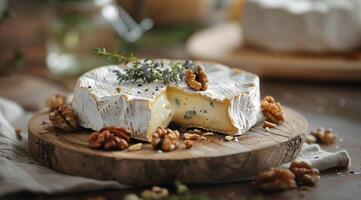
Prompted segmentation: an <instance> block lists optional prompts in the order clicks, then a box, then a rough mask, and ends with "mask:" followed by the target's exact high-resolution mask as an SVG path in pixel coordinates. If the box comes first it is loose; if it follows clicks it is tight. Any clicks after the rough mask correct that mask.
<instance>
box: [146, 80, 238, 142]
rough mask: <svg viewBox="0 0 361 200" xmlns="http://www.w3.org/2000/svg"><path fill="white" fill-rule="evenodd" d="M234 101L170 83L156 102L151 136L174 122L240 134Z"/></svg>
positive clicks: (151, 123) (153, 108) (150, 131)
mask: <svg viewBox="0 0 361 200" xmlns="http://www.w3.org/2000/svg"><path fill="white" fill-rule="evenodd" d="M229 107H230V101H229V100H228V99H225V100H223V101H215V100H212V99H210V98H207V97H205V96H202V95H200V94H197V93H187V92H185V91H183V90H180V89H178V88H176V87H168V89H167V90H166V91H165V92H164V93H162V94H161V95H160V96H159V97H157V99H156V100H155V102H154V103H153V104H152V108H151V109H152V111H153V112H152V118H151V120H150V121H149V129H148V133H147V138H148V140H151V134H152V133H153V132H154V131H155V130H156V128H157V127H163V128H165V127H167V126H168V125H169V123H170V122H175V123H177V124H179V125H182V126H187V127H199V128H204V129H206V130H215V131H219V132H224V133H229V134H236V133H237V128H236V127H235V126H234V125H233V124H232V122H231V119H230V117H229V114H228V113H229V110H228V109H229Z"/></svg>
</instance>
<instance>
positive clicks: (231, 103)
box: [72, 60, 260, 141]
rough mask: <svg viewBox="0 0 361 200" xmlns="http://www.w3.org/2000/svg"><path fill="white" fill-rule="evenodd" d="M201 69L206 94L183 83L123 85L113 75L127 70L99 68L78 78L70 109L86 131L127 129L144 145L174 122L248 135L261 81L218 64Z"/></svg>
mask: <svg viewBox="0 0 361 200" xmlns="http://www.w3.org/2000/svg"><path fill="white" fill-rule="evenodd" d="M164 63H169V60H165V61H164ZM202 65H203V66H204V68H205V71H206V73H207V76H208V79H209V83H208V90H206V91H194V90H192V89H190V88H189V87H188V86H187V85H186V83H184V82H180V83H178V84H175V83H174V84H169V85H167V86H166V85H164V84H163V83H162V82H153V83H149V84H138V83H121V84H119V81H118V80H117V79H116V76H115V74H114V72H113V71H114V70H123V69H124V68H121V67H120V66H116V65H110V66H104V67H100V68H96V69H94V70H91V71H89V72H87V73H85V74H84V75H83V76H81V77H80V78H79V80H78V82H77V84H76V86H75V89H74V98H73V102H72V107H73V108H74V110H75V113H76V115H77V117H78V121H79V123H80V125H81V126H82V127H85V128H90V129H93V130H100V129H102V128H103V127H107V126H117V127H126V128H129V129H131V130H132V131H133V135H132V138H136V139H140V140H144V141H150V140H151V135H152V133H153V132H154V131H155V130H156V129H157V128H158V127H163V128H165V127H167V126H168V125H169V123H170V122H174V123H176V124H179V125H182V126H187V127H198V128H203V129H206V130H211V131H217V132H221V133H225V134H230V135H236V134H242V133H245V132H247V131H248V130H249V129H250V128H251V127H252V126H254V125H255V124H256V123H257V119H258V117H259V113H260V88H259V78H258V76H257V75H254V74H251V73H249V72H245V71H242V70H238V69H231V68H228V67H226V66H224V65H221V64H216V63H202Z"/></svg>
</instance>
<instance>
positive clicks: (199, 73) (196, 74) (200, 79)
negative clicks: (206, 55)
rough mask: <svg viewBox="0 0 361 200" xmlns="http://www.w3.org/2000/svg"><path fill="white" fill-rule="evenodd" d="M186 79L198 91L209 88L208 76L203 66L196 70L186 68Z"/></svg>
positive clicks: (189, 85)
mask: <svg viewBox="0 0 361 200" xmlns="http://www.w3.org/2000/svg"><path fill="white" fill-rule="evenodd" d="M185 80H186V83H187V85H188V87H190V88H192V89H193V90H196V91H205V90H207V89H208V78H207V74H206V72H205V71H204V68H203V67H202V66H198V67H197V68H196V70H195V71H193V70H186V71H185Z"/></svg>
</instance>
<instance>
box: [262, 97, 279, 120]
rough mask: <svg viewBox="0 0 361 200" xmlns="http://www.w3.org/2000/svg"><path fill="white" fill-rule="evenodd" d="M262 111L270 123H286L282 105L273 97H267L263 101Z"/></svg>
mask: <svg viewBox="0 0 361 200" xmlns="http://www.w3.org/2000/svg"><path fill="white" fill-rule="evenodd" d="M261 111H262V114H263V116H264V117H265V120H266V121H268V122H272V123H275V124H282V123H283V122H284V121H285V119H284V117H283V110H282V107H281V104H280V103H279V102H276V100H275V99H274V98H273V97H272V96H266V97H265V98H264V99H263V100H262V101H261Z"/></svg>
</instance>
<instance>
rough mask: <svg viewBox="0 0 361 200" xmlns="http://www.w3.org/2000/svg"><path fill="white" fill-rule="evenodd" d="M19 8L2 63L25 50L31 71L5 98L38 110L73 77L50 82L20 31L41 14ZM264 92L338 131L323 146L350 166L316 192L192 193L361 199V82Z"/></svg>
mask: <svg viewBox="0 0 361 200" xmlns="http://www.w3.org/2000/svg"><path fill="white" fill-rule="evenodd" d="M17 7H19V9H20V10H22V11H24V10H27V12H24V13H21V12H18V15H17V17H16V18H14V19H12V20H13V21H9V22H6V24H5V25H1V26H0V38H1V39H0V55H1V56H0V60H1V61H3V60H6V59H7V58H8V57H6V56H5V55H6V52H7V50H8V49H5V48H4V46H8V47H12V48H13V47H18V48H23V49H25V53H26V60H25V61H26V67H25V68H23V69H20V70H18V71H13V72H12V76H2V77H1V76H0V96H3V97H9V98H10V99H13V100H15V101H17V102H20V103H21V104H22V105H25V106H26V108H28V109H29V110H32V111H35V110H37V109H39V108H40V107H41V106H42V102H43V101H44V98H45V96H46V95H47V94H52V93H54V92H56V91H60V90H63V91H70V88H71V85H72V84H73V83H74V79H72V80H70V81H59V80H56V81H55V80H53V79H52V78H51V75H50V74H49V73H48V72H47V71H46V68H45V64H44V55H45V49H44V43H43V42H44V41H43V40H42V39H41V38H35V39H34V37H31V36H29V35H26V34H24V31H16V30H17V29H19V28H20V29H26V31H27V33H28V34H30V33H31V34H34V27H35V29H36V28H38V27H39V24H38V23H35V22H36V19H37V18H36V17H35V16H34V14H33V13H36V12H35V11H34V10H33V11H31V12H29V11H28V10H29V8H28V7H26V6H23V5H18V6H17ZM25 19H27V23H24V22H22V21H23V20H25ZM34 20H35V22H34ZM15 23H21V24H27V26H19V25H17V26H16V28H15ZM29 24H32V26H31V25H29ZM35 33H36V32H35ZM19 35H20V36H19ZM21 38H22V39H21ZM26 38H29V40H27V39H26ZM178 49H181V47H180V48H178ZM155 54H157V55H159V56H163V57H164V56H169V57H180V58H182V57H186V55H185V54H184V53H183V54H182V53H179V50H177V52H176V53H174V52H172V51H163V52H152V55H155ZM34 77H35V78H34ZM39 77H40V78H41V79H40V80H39ZM29 80H30V81H35V82H37V84H35V83H33V85H32V84H30V86H33V87H30V86H29V87H27V88H26V90H25V89H24V84H20V83H21V82H22V81H29ZM7 83H17V84H7ZM42 83H45V84H42ZM39 85H40V86H42V87H43V90H42V92H41V95H34V94H40V93H39V88H38V87H39ZM44 85H46V86H44ZM44 87H45V88H46V89H44ZM261 88H262V95H263V96H264V95H268V94H271V95H273V96H274V97H276V98H277V99H278V100H279V101H280V102H282V103H283V104H284V105H287V106H289V107H291V108H294V109H296V110H298V111H299V112H301V113H302V114H303V115H304V116H305V117H306V119H307V120H308V122H309V128H310V129H315V128H317V127H320V126H323V127H327V128H328V127H330V128H333V129H334V130H335V132H336V133H338V139H337V142H336V144H334V145H330V146H327V147H324V148H325V149H327V150H330V151H336V150H340V149H347V151H348V152H349V154H350V156H351V159H352V164H351V166H350V168H349V169H333V170H329V171H327V172H323V173H322V174H321V181H320V182H319V183H318V184H317V186H316V187H312V188H303V189H295V190H289V191H285V192H274V193H266V192H261V191H258V190H255V189H254V187H253V185H252V183H251V182H236V183H225V184H217V185H191V186H190V188H191V191H192V193H196V194H199V193H205V194H207V195H208V196H209V197H212V198H225V199H240V197H245V198H250V199H256V198H259V199H325V200H330V199H360V195H361V174H360V173H361V84H360V83H341V82H336V83H335V82H333V83H332V82H305V81H301V80H298V81H295V80H267V79H262V82H261ZM14 91H16V92H14ZM23 91H24V92H23ZM0 170H1V169H0ZM200 173H201V172H200ZM143 189H144V188H134V189H128V190H103V191H93V192H83V193H75V194H64V195H55V196H45V195H42V194H29V193H22V194H16V195H12V196H9V198H10V199H25V198H26V199H37V198H44V197H46V198H49V199H84V198H87V197H93V196H103V197H105V198H106V199H122V197H123V196H124V195H126V194H128V193H131V192H135V193H139V192H140V191H142V190H143Z"/></svg>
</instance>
